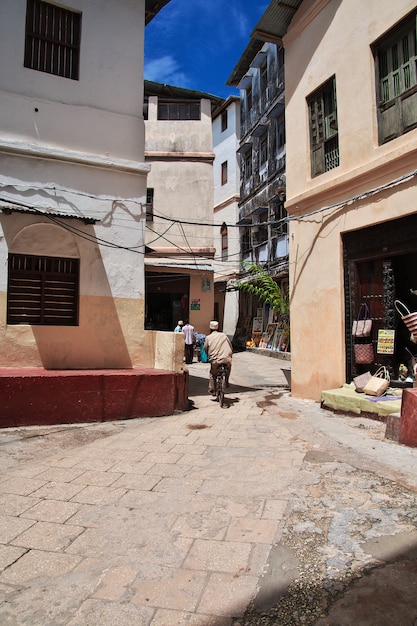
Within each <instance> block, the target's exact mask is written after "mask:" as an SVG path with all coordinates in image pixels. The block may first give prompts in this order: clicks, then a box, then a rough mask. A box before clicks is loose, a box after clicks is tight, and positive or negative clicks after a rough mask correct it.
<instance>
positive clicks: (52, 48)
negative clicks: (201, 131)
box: [0, 0, 182, 419]
mask: <svg viewBox="0 0 417 626" xmlns="http://www.w3.org/2000/svg"><path fill="white" fill-rule="evenodd" d="M166 3H167V2H166V1H162V2H161V1H159V2H156V1H152V0H146V1H145V0H137V2H133V3H132V2H126V1H125V0H121V2H118V3H115V2H113V0H102V1H101V2H100V3H97V2H96V1H95V0H70V1H69V2H68V3H66V4H65V6H63V5H59V4H56V3H49V2H46V1H44V0H4V1H3V2H2V3H1V6H0V47H1V52H2V58H3V59H6V58H7V62H3V63H2V64H1V81H0V83H1V91H0V162H1V173H0V209H1V212H0V235H1V236H0V259H1V267H2V268H3V270H2V272H1V275H0V304H1V306H0V338H1V341H0V367H1V368H12V367H14V368H22V367H23V368H28V367H33V368H39V370H43V371H42V372H40V373H39V376H41V375H43V376H46V375H47V371H51V370H74V369H76V370H78V371H81V370H84V371H86V370H91V369H94V370H97V369H126V370H127V369H133V368H139V367H148V368H154V367H158V368H164V369H167V370H170V371H177V370H178V371H179V370H180V369H181V367H182V354H181V350H180V349H179V344H178V347H177V343H176V340H175V339H173V338H171V339H170V338H166V337H158V335H156V334H155V335H152V336H150V335H146V332H145V330H144V321H143V320H144V308H145V281H144V251H145V241H144V224H145V207H146V189H147V175H148V172H149V169H150V168H149V165H148V164H147V163H146V162H145V156H144V148H145V144H144V130H145V127H144V121H143V114H142V104H141V103H142V102H143V79H142V77H143V41H144V28H145V24H146V23H147V22H149V20H151V19H152V18H153V17H154V16H155V15H156V14H157V13H158V11H159V10H160V8H161V7H162V6H163V5H164V4H166ZM139 103H140V104H139ZM161 342H162V343H164V342H165V343H164V345H163V347H162V346H161V345H160V344H161ZM3 380H4V379H3ZM66 380H67V381H68V380H69V378H68V377H67V378H66ZM72 380H74V383H73V385H74V387H77V380H76V378H72ZM78 382H79V381H78ZM35 383H36V381H35ZM35 383H34V384H35ZM79 386H80V385H79ZM58 387H59V385H55V386H54V389H55V390H56V389H57V388H58ZM38 395H39V394H38ZM3 401H4V397H3V396H2V406H4V402H3ZM80 402H81V401H80ZM47 404H48V402H46V405H47ZM50 404H53V399H50ZM29 405H30V403H29V402H28V406H29ZM78 407H79V409H80V410H81V407H82V404H79V405H78ZM56 417H57V418H58V415H56ZM77 417H79V415H74V419H77ZM58 419H59V418H58Z"/></svg>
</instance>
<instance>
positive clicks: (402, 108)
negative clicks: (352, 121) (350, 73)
mask: <svg viewBox="0 0 417 626" xmlns="http://www.w3.org/2000/svg"><path fill="white" fill-rule="evenodd" d="M416 19H417V12H416V11H414V12H413V13H412V14H411V15H410V16H408V17H407V18H406V19H405V20H403V21H402V22H401V23H400V24H399V25H397V26H396V27H395V28H393V29H392V30H390V31H389V32H388V33H387V34H386V35H384V36H383V37H382V38H381V39H380V40H378V41H377V42H376V43H375V44H374V45H373V52H374V57H375V72H376V91H377V107H378V108H377V110H378V131H379V142H380V143H385V142H387V141H391V140H392V139H395V138H396V137H399V136H400V135H403V134H404V133H407V132H408V131H410V130H412V129H413V128H416V127H417V36H416Z"/></svg>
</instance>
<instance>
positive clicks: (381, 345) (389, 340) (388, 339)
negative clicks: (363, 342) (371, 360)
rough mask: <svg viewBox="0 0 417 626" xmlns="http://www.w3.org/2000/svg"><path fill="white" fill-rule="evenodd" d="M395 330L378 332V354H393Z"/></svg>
mask: <svg viewBox="0 0 417 626" xmlns="http://www.w3.org/2000/svg"><path fill="white" fill-rule="evenodd" d="M394 344H395V330H385V329H383V328H381V329H380V330H378V343H377V348H376V351H377V353H378V354H394Z"/></svg>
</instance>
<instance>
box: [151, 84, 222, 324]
mask: <svg viewBox="0 0 417 626" xmlns="http://www.w3.org/2000/svg"><path fill="white" fill-rule="evenodd" d="M221 102H222V98H218V97H216V96H213V95H210V94H206V93H202V92H199V91H193V90H190V89H183V88H181V87H174V86H170V85H163V84H160V83H154V82H150V81H145V136H146V149H145V158H146V164H147V165H149V166H150V173H149V176H148V185H147V204H146V209H147V211H146V245H147V250H146V257H145V266H146V267H145V271H146V317H145V324H146V328H148V329H157V330H163V331H166V330H168V331H172V330H173V329H174V327H175V326H176V324H177V321H178V320H179V319H183V320H186V319H189V320H190V322H191V324H193V326H194V327H195V328H196V330H197V331H198V332H200V333H203V334H206V333H207V332H208V328H209V322H210V320H211V319H212V318H213V315H214V267H213V259H214V254H215V249H214V246H213V161H214V152H213V140H212V113H213V111H214V109H215V108H216V107H217V106H219V104H220V103H221Z"/></svg>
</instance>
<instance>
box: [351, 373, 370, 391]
mask: <svg viewBox="0 0 417 626" xmlns="http://www.w3.org/2000/svg"><path fill="white" fill-rule="evenodd" d="M371 378H372V374H371V372H364V373H363V374H359V376H355V378H354V379H353V384H354V385H355V391H357V392H358V393H363V388H364V387H365V385H366V383H368V382H369V381H370V379H371Z"/></svg>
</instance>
